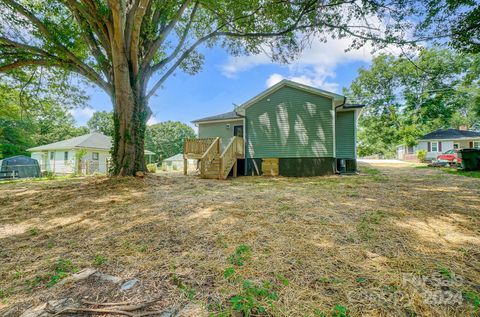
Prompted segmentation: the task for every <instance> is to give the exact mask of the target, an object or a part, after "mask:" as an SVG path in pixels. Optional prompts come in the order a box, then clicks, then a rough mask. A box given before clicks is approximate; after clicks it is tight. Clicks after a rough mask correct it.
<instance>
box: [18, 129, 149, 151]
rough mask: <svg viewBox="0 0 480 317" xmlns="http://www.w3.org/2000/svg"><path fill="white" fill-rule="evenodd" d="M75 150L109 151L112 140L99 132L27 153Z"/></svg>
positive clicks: (43, 146)
mask: <svg viewBox="0 0 480 317" xmlns="http://www.w3.org/2000/svg"><path fill="white" fill-rule="evenodd" d="M74 148H88V149H99V150H105V151H109V150H110V149H111V148H112V138H111V137H109V136H106V135H104V134H101V133H98V132H93V133H89V134H84V135H81V136H77V137H75V138H71V139H67V140H63V141H59V142H55V143H50V144H45V145H41V146H36V147H32V148H31V149H28V150H27V151H30V152H37V151H50V150H69V149H74ZM145 154H146V155H154V154H155V153H154V152H152V151H149V150H145Z"/></svg>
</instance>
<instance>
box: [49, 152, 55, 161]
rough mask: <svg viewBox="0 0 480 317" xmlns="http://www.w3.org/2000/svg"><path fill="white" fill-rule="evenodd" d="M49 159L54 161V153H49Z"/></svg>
mask: <svg viewBox="0 0 480 317" xmlns="http://www.w3.org/2000/svg"><path fill="white" fill-rule="evenodd" d="M50 159H51V160H54V159H55V152H50Z"/></svg>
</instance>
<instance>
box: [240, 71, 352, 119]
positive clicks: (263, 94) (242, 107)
mask: <svg viewBox="0 0 480 317" xmlns="http://www.w3.org/2000/svg"><path fill="white" fill-rule="evenodd" d="M284 86H289V87H292V88H296V89H299V90H303V91H306V92H309V93H312V94H315V95H319V96H323V97H326V98H329V99H332V100H340V99H341V100H342V101H343V99H344V98H345V97H344V96H342V95H338V94H335V93H331V92H328V91H325V90H322V89H318V88H314V87H310V86H307V85H303V84H300V83H297V82H294V81H291V80H286V79H284V80H282V81H280V82H278V83H277V84H275V85H273V86H272V87H270V88H268V89H267V90H264V91H262V92H261V93H259V94H258V95H256V96H254V97H253V98H251V99H249V100H247V101H246V102H244V103H243V104H241V105H240V106H239V107H237V108H236V110H237V111H239V113H240V114H242V115H244V114H245V109H247V108H248V107H250V106H252V105H253V104H255V103H256V102H257V101H259V100H260V99H262V98H265V97H266V96H268V95H270V94H272V93H274V92H275V91H277V90H279V89H280V88H282V87H284Z"/></svg>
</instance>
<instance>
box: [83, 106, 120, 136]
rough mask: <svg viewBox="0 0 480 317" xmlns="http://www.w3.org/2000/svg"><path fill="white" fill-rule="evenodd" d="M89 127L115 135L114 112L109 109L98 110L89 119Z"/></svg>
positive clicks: (94, 130)
mask: <svg viewBox="0 0 480 317" xmlns="http://www.w3.org/2000/svg"><path fill="white" fill-rule="evenodd" d="M87 127H88V129H89V130H90V132H100V133H103V134H105V135H108V136H110V137H113V134H114V130H113V113H111V112H107V111H96V112H94V113H93V116H92V117H91V118H90V119H89V120H88V122H87Z"/></svg>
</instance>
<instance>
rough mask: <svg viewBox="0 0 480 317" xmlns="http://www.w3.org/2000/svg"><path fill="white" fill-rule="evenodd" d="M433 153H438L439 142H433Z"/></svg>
mask: <svg viewBox="0 0 480 317" xmlns="http://www.w3.org/2000/svg"><path fill="white" fill-rule="evenodd" d="M432 152H438V142H432Z"/></svg>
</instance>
